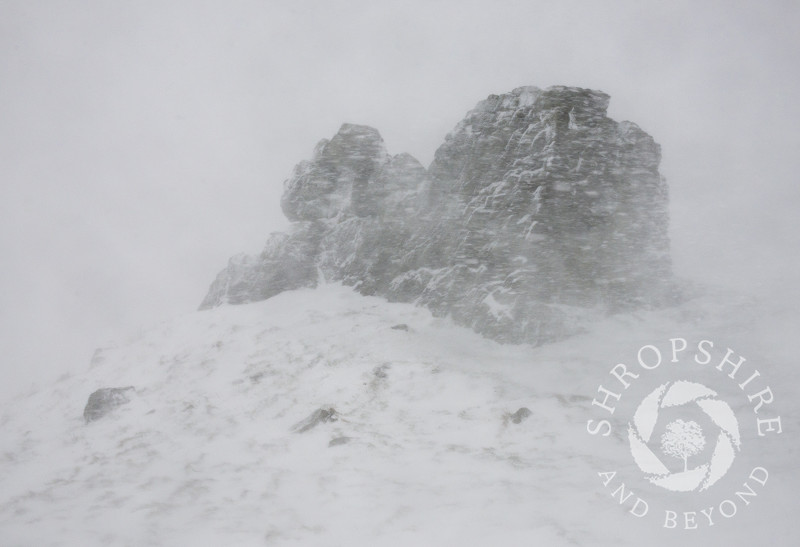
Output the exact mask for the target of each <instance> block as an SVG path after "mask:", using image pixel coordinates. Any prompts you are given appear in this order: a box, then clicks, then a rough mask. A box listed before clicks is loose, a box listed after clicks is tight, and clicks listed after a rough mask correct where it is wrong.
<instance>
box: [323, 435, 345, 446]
mask: <svg viewBox="0 0 800 547" xmlns="http://www.w3.org/2000/svg"><path fill="white" fill-rule="evenodd" d="M349 442H350V437H335V438H333V439H331V442H329V443H328V446H339V445H342V444H347V443H349Z"/></svg>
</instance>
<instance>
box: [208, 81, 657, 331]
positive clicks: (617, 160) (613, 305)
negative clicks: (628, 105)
mask: <svg viewBox="0 0 800 547" xmlns="http://www.w3.org/2000/svg"><path fill="white" fill-rule="evenodd" d="M608 101H609V97H608V95H606V94H604V93H601V92H598V91H592V90H587V89H579V88H567V87H551V88H548V89H546V90H544V91H542V90H540V89H537V88H535V87H523V88H518V89H515V90H514V91H512V92H511V93H507V94H504V95H499V96H498V95H491V96H489V97H488V98H487V99H486V100H484V101H481V102H480V103H479V104H478V105H477V107H476V108H475V109H474V110H472V111H471V112H469V113H468V114H467V116H466V118H465V119H464V120H462V121H461V122H460V123H459V124H458V125H457V126H456V127H455V129H454V130H453V131H452V132H451V133H450V134H449V135H448V136H447V138H446V139H445V143H444V144H443V145H442V146H441V147H440V148H439V149H438V150H437V151H436V155H435V159H434V161H433V163H432V164H431V166H430V167H429V169H427V170H426V169H425V168H423V167H422V165H420V164H419V162H417V161H416V160H415V159H414V158H412V157H411V156H409V155H407V154H400V155H397V156H390V155H389V154H388V153H387V152H386V149H385V147H384V144H383V140H382V139H381V137H380V135H379V134H378V132H377V131H376V130H374V129H372V128H369V127H364V126H356V125H349V124H345V125H343V126H342V128H341V129H340V130H339V132H338V133H337V134H336V135H335V136H334V137H333V138H332V139H331V140H330V141H328V140H323V141H322V142H320V143H319V145H318V146H317V148H316V150H315V151H314V155H313V157H312V159H311V160H310V161H304V162H301V163H300V164H299V165H298V166H297V167H296V168H295V170H294V173H293V174H292V176H291V178H290V179H289V180H288V181H287V182H286V185H285V193H284V196H283V199H282V207H283V210H284V212H285V213H286V215H287V217H288V218H289V219H290V220H292V221H293V222H294V224H293V228H292V230H291V231H290V233H288V234H275V235H273V236H272V237H271V238H270V240H269V243H268V245H267V248H266V249H265V250H264V252H262V254H261V255H260V256H258V257H244V256H240V257H235V258H233V259H231V262H230V264H229V266H228V268H227V269H226V270H224V271H223V272H222V273H220V275H219V276H218V277H217V279H216V281H215V282H214V283H213V284H212V286H211V289H210V291H209V293H208V295H207V296H206V298H205V300H204V301H203V304H202V305H201V308H207V307H213V306H216V305H219V304H222V303H234V304H236V303H242V302H250V301H255V300H260V299H264V298H269V297H270V296H272V295H274V294H277V293H279V292H281V291H284V290H288V289H293V288H299V287H310V286H314V285H315V284H316V282H317V279H318V277H319V274H322V275H323V276H324V277H325V278H326V279H328V280H337V281H342V282H343V283H345V284H347V285H351V286H353V287H355V288H356V289H357V290H358V291H359V292H361V293H363V294H376V295H382V296H385V297H387V298H389V299H391V300H395V301H404V302H416V303H418V304H421V305H425V306H428V307H429V308H431V309H432V310H433V311H434V312H435V313H437V314H439V315H451V316H452V317H453V318H454V319H455V320H456V321H457V322H459V323H461V324H464V325H467V326H469V327H471V328H473V329H475V330H477V331H478V332H481V333H483V334H485V335H487V336H489V337H492V338H495V339H497V340H500V341H508V342H530V343H541V342H545V341H548V340H553V339H557V338H561V337H564V336H567V335H569V334H573V333H575V332H578V331H579V330H580V329H581V325H582V323H583V322H584V321H586V320H587V318H588V317H589V316H591V315H593V314H596V313H597V312H614V311H618V310H623V309H630V308H635V307H643V306H652V305H659V304H661V303H663V302H664V301H665V300H666V299H667V298H669V295H670V290H671V289H670V286H671V282H670V279H671V268H670V259H669V241H668V238H667V228H668V216H667V203H668V198H667V188H666V184H665V183H664V181H663V179H662V177H661V176H660V175H659V172H658V164H659V161H660V147H659V146H658V145H657V144H656V143H655V142H654V141H653V139H652V138H651V137H650V136H649V135H647V134H646V133H644V132H643V131H642V130H641V129H639V128H638V127H637V126H636V125H634V124H632V123H629V122H621V123H617V122H615V121H613V120H611V119H609V118H608V117H607V116H606V108H607V106H608Z"/></svg>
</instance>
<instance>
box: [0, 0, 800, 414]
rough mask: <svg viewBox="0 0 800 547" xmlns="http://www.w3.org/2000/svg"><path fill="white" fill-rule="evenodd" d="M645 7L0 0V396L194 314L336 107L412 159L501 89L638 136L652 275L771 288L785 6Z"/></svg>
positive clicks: (331, 124) (791, 34)
mask: <svg viewBox="0 0 800 547" xmlns="http://www.w3.org/2000/svg"><path fill="white" fill-rule="evenodd" d="M663 4H664V5H662V3H650V2H647V3H642V2H633V1H631V2H602V3H600V2H588V1H587V2H565V1H558V2H535V1H524V2H498V1H491V2H489V1H474V2H456V1H440V2H437V1H429V0H428V1H417V2H415V1H403V2H380V3H376V2H372V3H370V2H354V1H349V2H341V3H337V4H336V5H334V3H326V2H292V3H288V2H287V3H283V2H277V1H267V2H264V1H255V0H254V1H243V0H238V1H227V2H221V1H220V2H197V1H175V0H173V1H170V2H155V1H153V2H148V1H140V2H124V3H123V2H102V1H86V0H85V1H82V2H66V1H65V2H58V1H51V2H27V1H22V0H21V1H2V2H0V122H1V123H0V173H1V174H2V179H0V180H1V181H2V182H1V183H0V253H1V255H0V256H2V260H3V262H2V265H3V267H2V269H0V283H2V288H3V290H2V294H1V295H0V355H2V359H0V363H2V373H3V378H4V380H3V382H2V383H1V385H2V387H0V399H5V398H8V397H10V396H11V395H12V394H14V393H18V392H20V391H23V390H25V389H26V388H27V386H28V385H29V384H30V383H31V382H32V381H43V380H46V379H48V378H51V377H53V376H57V375H59V374H62V373H64V372H68V371H72V370H81V369H82V368H84V367H85V366H86V365H87V363H88V360H89V358H90V356H91V354H92V351H93V350H94V348H96V347H99V346H103V345H106V344H109V343H112V342H113V341H114V340H122V339H124V338H125V337H127V336H129V335H130V334H133V333H135V332H136V331H137V329H139V328H140V327H145V326H152V325H153V324H155V323H158V322H159V321H162V320H166V319H169V318H171V317H173V316H175V315H180V314H184V313H191V312H192V311H193V310H194V309H196V307H197V306H198V304H199V303H200V301H201V300H202V298H203V296H204V294H205V292H206V290H207V288H208V285H209V284H210V282H211V281H212V280H213V278H214V276H215V275H216V273H217V272H218V271H219V270H220V269H221V268H223V267H224V266H225V264H226V261H227V259H228V258H229V257H230V256H231V255H233V254H235V253H237V252H250V253H255V252H258V251H259V250H260V249H261V247H262V245H263V243H264V241H265V240H266V237H267V235H268V234H269V233H270V232H271V231H275V230H280V229H282V228H284V227H285V226H286V225H287V224H288V223H287V221H286V220H285V219H284V217H283V215H282V213H281V211H280V206H279V198H280V194H281V191H282V184H283V181H284V180H285V178H286V177H287V176H288V174H289V173H290V171H291V169H292V167H293V165H294V164H295V163H297V162H299V161H300V160H303V159H306V158H307V157H309V155H310V153H311V151H312V149H313V147H314V145H315V144H316V142H317V141H318V140H320V139H322V138H324V137H330V136H331V135H333V134H334V133H335V132H336V130H337V129H338V127H339V126H340V125H341V123H343V122H351V123H360V124H367V125H372V126H374V127H376V128H378V130H379V131H380V132H381V134H382V135H383V138H384V140H385V141H386V144H387V147H388V149H389V151H390V152H391V153H399V152H409V153H411V154H412V155H414V156H415V157H417V158H418V159H419V160H420V161H421V162H422V163H423V164H425V165H427V164H428V163H429V162H430V161H431V159H432V158H433V153H434V151H435V149H436V147H437V146H438V144H439V143H441V142H442V140H443V138H444V136H445V135H446V134H447V132H448V131H449V130H450V129H451V128H452V127H453V126H454V125H455V124H456V123H457V122H458V121H459V120H460V119H461V118H462V117H463V115H464V114H465V113H466V112H467V111H468V110H469V109H471V108H472V107H473V106H474V105H475V103H477V102H478V101H479V100H481V99H483V98H485V97H486V96H487V95H488V94H490V93H502V92H505V91H509V90H511V89H512V88H514V87H518V86H521V85H536V86H539V87H547V86H550V85H557V84H563V85H576V86H581V87H589V88H594V89H600V90H603V91H605V92H606V93H608V94H610V95H611V105H610V108H609V115H610V116H611V117H612V118H614V119H616V120H630V121H633V122H635V123H637V124H638V125H639V126H640V127H642V128H643V129H644V130H645V131H647V132H648V133H650V134H651V135H652V136H653V137H654V138H655V139H656V141H657V142H659V143H660V144H661V146H662V152H663V160H662V168H661V172H662V174H663V175H664V176H665V177H666V178H667V181H668V183H669V186H670V195H671V217H672V220H671V237H672V245H673V259H674V263H675V269H676V271H677V273H679V274H680V275H682V276H684V277H687V278H691V279H696V280H698V281H701V282H704V283H707V284H710V285H714V286H724V287H727V288H731V289H733V290H736V291H740V292H748V293H751V294H754V295H756V296H757V297H760V298H774V297H775V295H779V296H780V298H781V300H782V301H784V302H794V301H795V298H796V293H797V290H796V289H795V288H794V283H795V280H796V279H797V278H798V276H797V273H798V268H797V266H798V259H797V250H798V249H800V235H798V230H797V228H798V221H797V215H796V213H795V209H796V208H797V206H798V205H800V189H799V188H798V185H797V183H796V178H797V177H796V176H795V172H796V168H795V165H794V159H795V157H796V155H797V150H800V137H799V136H798V130H797V127H796V124H797V121H798V120H799V119H800V107H798V101H797V97H798V96H800V71H798V70H797V68H796V65H797V59H798V58H800V39H799V38H798V35H797V29H798V28H800V6H798V4H797V3H795V2H770V3H768V4H767V5H756V3H749V4H747V5H745V4H744V3H739V2H729V1H728V2H703V3H702V6H701V7H698V6H697V5H696V3H694V2H670V3H663ZM786 291H789V293H790V294H791V296H792V297H791V298H788V299H787V298H786V297H785V296H786V295H787V294H789V293H787V292H786ZM787 305H788V304H787Z"/></svg>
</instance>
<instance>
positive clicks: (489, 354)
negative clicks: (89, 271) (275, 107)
mask: <svg viewBox="0 0 800 547" xmlns="http://www.w3.org/2000/svg"><path fill="white" fill-rule="evenodd" d="M790 313H791V310H789V311H785V313H784V315H780V314H778V313H776V312H774V311H770V312H769V313H768V312H767V311H766V310H764V309H761V308H759V304H758V303H757V302H751V301H748V300H744V299H741V298H738V297H734V296H731V295H725V294H711V295H705V296H702V297H698V298H695V299H693V300H692V301H690V302H688V303H686V304H684V305H682V306H680V307H677V308H672V309H667V310H661V311H654V312H647V313H639V314H629V315H619V316H616V317H612V318H610V319H608V320H606V321H604V322H602V323H599V324H598V325H597V326H596V328H595V329H593V330H592V332H589V333H586V334H584V335H581V336H577V337H573V338H570V339H568V340H565V341H563V342H561V343H557V344H550V345H546V346H542V347H539V348H532V347H529V346H524V345H521V346H510V345H500V344H498V343H495V342H492V341H489V340H486V339H484V338H481V337H480V336H478V335H476V334H475V333H473V332H471V331H469V330H467V329H465V328H461V327H456V326H454V325H452V324H451V323H450V322H449V321H448V320H445V319H437V318H434V317H432V316H431V315H430V313H429V312H428V311H426V310H425V309H421V308H415V307H413V306H411V305H407V304H396V303H387V302H386V301H384V300H381V299H378V298H372V297H364V296H360V295H358V294H357V293H355V292H353V291H352V290H351V289H349V288H346V287H342V286H339V285H325V286H322V287H320V288H318V289H315V290H310V289H309V290H298V291H293V292H287V293H283V294H280V295H278V296H276V297H274V298H271V299H269V300H267V301H263V302H258V303H254V304H248V305H242V306H231V307H221V308H217V309H213V310H208V311H203V312H197V313H193V314H189V315H186V316H184V317H180V318H178V319H176V320H174V321H170V322H167V323H164V324H162V325H159V326H157V327H156V328H153V329H152V330H149V331H146V332H142V333H140V334H139V335H138V336H136V337H135V338H133V339H132V340H129V341H127V342H125V343H120V344H118V345H116V346H114V347H110V348H106V349H103V350H101V351H98V353H97V354H96V355H95V357H94V359H93V361H92V364H91V366H90V367H89V369H88V370H87V371H86V373H85V374H82V375H79V376H71V377H63V378H61V379H59V380H58V381H57V382H55V383H54V384H53V385H50V386H46V387H39V388H36V389H33V390H32V391H31V392H30V393H28V394H25V395H24V396H21V397H19V398H17V399H16V400H14V401H11V402H10V403H9V404H7V405H6V406H5V407H3V408H2V409H0V426H1V427H2V433H3V434H2V437H0V545H3V546H28V545H36V546H48V545H81V546H92V545H104V546H107V545H191V546H204V545H208V546H219V545H243V546H245V545H319V546H336V545H347V546H361V545H363V546H382V545H387V546H395V545H396V546H409V545H435V546H447V545H460V546H471V545H476V546H485V545H504V546H514V545H525V546H530V545H538V546H561V545H585V546H606V545H607V546H612V545H613V546H618V545H621V546H627V545H631V546H632V545H637V546H640V545H675V544H681V545H685V546H691V545H707V544H714V545H751V544H760V545H779V546H789V545H798V544H800V533H798V529H797V526H796V519H795V517H794V510H795V508H796V506H797V501H798V496H797V492H798V487H800V480H798V479H799V478H800V473H798V470H799V468H800V464H798V450H797V449H798V440H797V436H796V435H797V422H798V420H797V414H796V412H794V411H796V410H797V408H798V403H797V402H796V401H795V400H793V399H796V394H797V387H796V386H797V385H798V383H797V372H796V370H795V369H796V367H795V360H794V358H795V352H794V351H793V347H792V342H793V341H794V340H793V339H792V336H793V335H794V333H795V332H796V330H795V328H796V326H797V324H796V322H795V323H787V321H784V319H786V318H787V317H794V315H790ZM765 317H766V318H769V319H768V321H765V320H763V318H765ZM759 318H761V319H759ZM397 325H407V329H403V328H396V329H393V328H391V327H393V326H397ZM675 336H686V337H689V336H692V337H716V338H718V339H720V343H722V344H727V345H729V346H733V347H736V348H737V349H738V350H739V351H740V352H741V353H743V354H744V353H747V354H748V355H750V356H752V360H754V361H758V366H759V369H760V370H761V371H762V373H763V374H764V376H765V377H769V380H770V385H771V386H772V387H773V389H774V390H775V393H776V403H775V407H776V408H777V409H779V410H780V413H781V415H782V418H783V429H784V433H783V434H782V435H781V436H778V437H773V438H770V439H767V440H766V441H758V442H759V443H762V442H763V443H765V444H760V445H758V446H759V448H758V450H755V451H750V452H747V453H745V452H744V451H743V453H742V456H741V458H744V460H745V463H750V462H753V463H754V464H755V465H763V466H765V467H768V468H769V470H770V473H771V478H770V481H769V482H768V483H767V485H766V486H765V487H764V488H763V489H762V490H761V492H762V493H760V494H759V496H758V497H757V498H755V499H754V500H753V501H752V502H751V504H750V505H748V506H746V507H744V506H742V507H740V509H739V511H740V514H738V515H737V516H736V517H735V518H733V519H731V520H722V521H720V522H717V523H716V524H715V526H714V527H712V528H705V529H704V528H702V527H701V529H699V530H693V531H683V530H665V529H663V528H661V527H660V524H661V522H660V520H659V519H658V518H657V517H654V520H645V519H637V518H635V517H633V516H631V515H629V514H628V513H627V510H628V508H627V507H624V506H621V505H618V504H617V502H616V501H615V500H614V499H612V497H611V495H610V490H608V489H606V488H604V487H603V484H602V481H601V479H600V478H599V477H598V472H600V471H610V470H612V469H617V470H620V471H625V472H626V473H628V476H633V475H634V473H633V471H634V470H635V465H634V463H633V461H632V459H631V457H630V453H629V451H628V447H627V439H626V437H627V436H626V434H625V432H626V428H625V426H624V423H625V419H624V418H622V417H620V420H619V423H615V434H614V435H612V436H610V437H609V438H607V439H599V438H596V437H592V436H590V435H588V434H587V432H586V420H587V419H589V418H598V413H597V412H596V407H594V408H593V407H592V405H591V399H592V397H594V395H595V393H596V389H597V385H598V384H600V383H602V382H604V381H606V378H607V377H608V370H609V369H610V368H611V367H612V366H613V365H614V364H616V363H618V362H628V363H631V362H632V359H633V357H632V356H635V352H636V350H637V349H638V347H640V346H641V345H642V344H647V343H661V342H664V341H666V340H668V339H669V338H671V337H675ZM128 385H132V386H135V387H136V391H135V395H134V396H132V401H131V402H130V403H128V404H127V405H125V406H122V407H120V408H118V409H116V410H115V411H114V412H112V413H111V414H109V415H108V416H105V417H104V418H101V419H100V420H97V421H96V422H92V423H90V424H85V423H84V420H83V417H82V411H83V406H84V405H85V403H86V400H87V398H88V396H89V394H90V393H91V392H92V391H94V390H95V389H97V388H100V387H119V386H128ZM656 385H657V384H656ZM643 389H644V386H643ZM650 389H652V386H651V387H650ZM737 389H738V388H737ZM647 391H648V390H647V389H644V391H643V393H646V392H647ZM722 395H726V394H725V393H722ZM734 395H735V393H734V392H730V393H728V394H727V396H729V397H734ZM740 398H741V395H740ZM639 400H641V398H640V399H639ZM744 401H745V403H746V399H745V400H744ZM522 407H526V408H528V409H530V410H531V411H532V414H531V415H530V416H529V417H528V418H527V419H526V420H524V421H522V422H521V423H518V424H517V423H514V422H513V421H511V420H510V415H511V414H512V413H514V412H516V411H517V410H518V409H520V408H522ZM320 408H326V409H327V408H334V409H335V410H336V412H337V415H338V418H339V419H338V420H337V421H330V422H327V423H320V424H318V425H317V426H315V427H314V428H312V429H310V430H309V431H306V432H304V433H296V432H293V430H292V428H293V426H294V425H295V424H297V423H299V422H301V421H302V420H304V419H306V418H307V417H308V416H309V415H310V414H312V413H313V412H314V411H316V410H317V409H320ZM736 410H737V412H746V411H747V410H748V409H745V410H742V409H741V408H738V409H736ZM744 415H746V414H744ZM742 426H743V429H744V431H743V444H744V445H748V443H749V445H750V446H753V445H754V444H755V442H754V433H753V431H752V429H753V428H752V427H751V424H749V423H743V424H742ZM345 437H346V439H344V438H345ZM332 441H333V443H332ZM729 474H730V473H729ZM745 475H746V473H745ZM741 478H742V477H741V476H739V477H734V478H730V480H731V481H734V483H730V484H733V485H734V486H736V484H738V483H741ZM727 479H729V477H726V480H727ZM736 481H738V483H736ZM729 482H730V481H728V482H726V481H721V482H720V485H721V486H716V485H715V487H714V490H713V491H715V492H717V494H715V495H714V496H712V497H711V498H702V499H700V498H699V499H700V501H698V504H697V505H698V507H697V510H698V511H699V509H700V508H702V505H701V501H705V500H706V499H708V500H711V501H710V502H709V503H714V501H713V500H716V501H717V502H718V501H719V500H720V499H722V498H724V497H730V495H732V493H733V488H734V486H730V484H729ZM723 483H724V484H723ZM645 488H646V487H644V486H641V485H640V484H637V485H636V488H635V489H638V490H641V492H640V491H638V490H637V494H640V493H642V494H643V495H644V494H646V495H647V496H649V498H648V499H650V500H652V505H656V504H657V503H658V502H659V501H663V500H666V501H665V503H666V504H667V506H669V502H670V500H672V499H673V498H663V500H662V499H661V498H659V497H658V496H663V495H664V494H663V493H660V492H663V491H659V490H658V489H657V488H655V487H653V486H650V487H649V488H650V489H649V490H645ZM718 488H721V490H718ZM725 488H728V489H729V491H726V490H725ZM720 496H722V497H720ZM698 517H699V513H698ZM698 521H699V519H698Z"/></svg>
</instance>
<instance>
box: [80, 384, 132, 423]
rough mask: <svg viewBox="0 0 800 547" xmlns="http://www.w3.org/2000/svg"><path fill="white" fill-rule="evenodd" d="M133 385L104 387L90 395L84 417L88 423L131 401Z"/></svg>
mask: <svg viewBox="0 0 800 547" xmlns="http://www.w3.org/2000/svg"><path fill="white" fill-rule="evenodd" d="M133 389H134V388H133V387H104V388H100V389H98V390H97V391H95V392H93V393H92V394H91V395H89V400H88V401H87V402H86V407H85V408H84V409H83V419H84V420H86V423H87V424H88V423H89V422H93V421H95V420H99V419H100V418H102V417H103V416H105V415H106V414H108V413H109V412H111V411H112V410H114V409H115V408H117V407H119V406H122V405H124V404H126V403H129V402H130V393H129V392H131V391H133Z"/></svg>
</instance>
